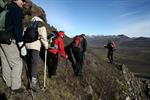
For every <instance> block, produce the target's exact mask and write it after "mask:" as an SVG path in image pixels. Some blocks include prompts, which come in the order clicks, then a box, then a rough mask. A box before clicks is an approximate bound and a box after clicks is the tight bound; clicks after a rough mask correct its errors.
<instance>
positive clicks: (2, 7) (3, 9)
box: [0, 0, 8, 31]
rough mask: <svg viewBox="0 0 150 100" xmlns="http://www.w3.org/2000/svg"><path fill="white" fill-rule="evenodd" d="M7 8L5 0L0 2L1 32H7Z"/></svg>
mask: <svg viewBox="0 0 150 100" xmlns="http://www.w3.org/2000/svg"><path fill="white" fill-rule="evenodd" d="M7 12H8V10H7V6H6V3H5V2H4V1H3V0H0V31H5V20H6V14H7Z"/></svg>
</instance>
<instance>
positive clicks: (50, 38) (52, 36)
mask: <svg viewBox="0 0 150 100" xmlns="http://www.w3.org/2000/svg"><path fill="white" fill-rule="evenodd" d="M58 37H59V36H58V33H57V32H51V33H50V34H49V35H48V36H47V39H48V49H58V46H56V45H55V44H54V41H55V40H56V39H57V38H58Z"/></svg>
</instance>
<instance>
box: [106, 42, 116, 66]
mask: <svg viewBox="0 0 150 100" xmlns="http://www.w3.org/2000/svg"><path fill="white" fill-rule="evenodd" d="M113 45H115V44H113V42H112V41H111V40H109V41H108V42H107V45H104V47H105V48H107V49H108V53H107V58H108V60H109V62H110V63H111V64H112V63H113V52H114V47H113Z"/></svg>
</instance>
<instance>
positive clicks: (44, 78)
mask: <svg viewBox="0 0 150 100" xmlns="http://www.w3.org/2000/svg"><path fill="white" fill-rule="evenodd" d="M46 61H47V50H45V64H44V88H45V87H46Z"/></svg>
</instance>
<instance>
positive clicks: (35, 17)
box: [31, 16, 43, 22]
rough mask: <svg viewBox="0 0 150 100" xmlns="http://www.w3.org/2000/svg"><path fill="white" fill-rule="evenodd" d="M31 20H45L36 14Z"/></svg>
mask: <svg viewBox="0 0 150 100" xmlns="http://www.w3.org/2000/svg"><path fill="white" fill-rule="evenodd" d="M31 21H40V22H43V20H42V19H41V18H40V17H38V16H34V17H33V18H32V19H31Z"/></svg>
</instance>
